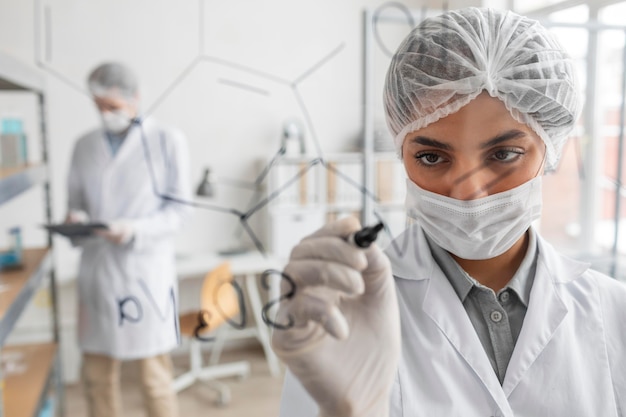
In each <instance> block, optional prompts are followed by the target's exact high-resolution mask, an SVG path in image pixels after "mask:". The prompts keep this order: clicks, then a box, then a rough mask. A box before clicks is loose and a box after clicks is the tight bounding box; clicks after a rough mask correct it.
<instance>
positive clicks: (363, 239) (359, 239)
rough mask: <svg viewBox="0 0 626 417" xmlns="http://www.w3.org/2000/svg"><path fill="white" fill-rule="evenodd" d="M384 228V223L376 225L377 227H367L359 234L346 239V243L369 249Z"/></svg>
mask: <svg viewBox="0 0 626 417" xmlns="http://www.w3.org/2000/svg"><path fill="white" fill-rule="evenodd" d="M383 227H385V226H384V225H383V223H382V222H380V223H378V224H376V225H375V226H366V227H364V228H362V229H361V230H359V231H358V232H354V233H352V234H350V235H349V236H348V237H347V238H346V241H347V242H348V243H351V244H353V245H354V246H357V247H359V248H369V246H370V245H371V244H372V243H374V241H375V240H376V237H377V236H378V232H380V231H381V230H382V229H383Z"/></svg>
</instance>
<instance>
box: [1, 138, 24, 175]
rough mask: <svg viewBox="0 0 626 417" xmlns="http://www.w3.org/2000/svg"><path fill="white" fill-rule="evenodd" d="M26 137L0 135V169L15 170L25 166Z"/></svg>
mask: <svg viewBox="0 0 626 417" xmlns="http://www.w3.org/2000/svg"><path fill="white" fill-rule="evenodd" d="M27 161H28V156H27V151H26V136H25V135H24V134H23V133H2V134H0V167H2V168H15V167H19V166H23V165H26V163H27Z"/></svg>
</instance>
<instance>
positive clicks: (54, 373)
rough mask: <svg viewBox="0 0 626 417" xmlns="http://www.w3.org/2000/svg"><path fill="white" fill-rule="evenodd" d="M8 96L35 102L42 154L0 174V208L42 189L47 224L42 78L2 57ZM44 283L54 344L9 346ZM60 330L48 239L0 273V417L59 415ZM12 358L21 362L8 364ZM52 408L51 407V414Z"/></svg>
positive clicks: (3, 89) (1, 79) (2, 86)
mask: <svg viewBox="0 0 626 417" xmlns="http://www.w3.org/2000/svg"><path fill="white" fill-rule="evenodd" d="M7 92H8V93H11V92H24V93H27V94H33V95H34V96H35V97H36V100H37V104H38V106H37V107H38V113H39V114H38V115H36V116H37V117H38V120H39V128H40V129H39V132H38V133H39V136H40V138H39V139H40V140H41V151H42V155H41V162H40V163H38V164H27V165H25V166H22V167H17V168H11V169H0V204H3V205H4V204H14V203H15V200H14V198H15V197H17V196H20V195H22V194H23V193H25V192H26V191H28V190H30V189H32V188H34V187H43V192H44V196H45V204H44V206H43V208H42V209H43V210H45V213H44V216H45V218H46V220H47V221H48V222H50V221H51V217H52V216H51V193H50V180H49V178H50V175H49V168H48V164H47V162H48V152H47V149H48V148H47V135H46V124H45V106H46V103H45V88H44V77H43V75H42V74H41V73H40V72H39V71H38V70H37V69H35V68H32V67H30V66H28V65H25V64H23V63H21V62H19V61H17V60H15V59H13V58H11V57H10V56H6V55H3V54H0V94H2V93H7ZM17 221H23V222H27V221H28V220H27V219H18V220H17ZM48 278H49V279H48ZM44 283H49V293H50V298H51V303H50V304H51V307H50V314H51V315H52V320H51V325H52V327H53V328H52V329H51V334H52V340H50V341H47V342H44V343H37V344H29V345H7V344H6V342H7V338H8V336H9V335H10V334H11V332H12V330H13V329H14V326H15V324H16V322H17V321H18V319H19V318H20V316H21V315H22V313H23V312H24V311H25V309H26V308H27V307H28V306H29V304H30V303H31V301H32V300H33V298H34V296H35V294H36V293H37V291H38V290H39V289H40V288H41V287H42V286H43V285H44ZM58 325H59V324H58V316H57V292H56V281H55V274H54V267H53V262H52V240H51V238H50V236H48V244H47V246H46V247H35V248H32V247H26V248H24V250H23V266H22V267H21V268H20V269H17V270H11V271H1V272H0V359H3V361H2V363H3V364H4V365H3V366H2V367H0V388H1V394H2V395H1V396H0V400H1V401H0V417H37V416H43V415H46V416H49V415H63V389H62V387H63V385H62V379H61V375H60V370H61V366H60V355H59V352H58V343H59V327H58ZM12 358H13V359H12ZM15 358H19V359H17V360H15V361H14V363H13V364H11V363H12V360H14V359H15ZM12 368H15V369H12ZM50 403H52V404H53V408H52V412H50V409H49V407H50Z"/></svg>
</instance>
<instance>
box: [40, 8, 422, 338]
mask: <svg viewBox="0 0 626 417" xmlns="http://www.w3.org/2000/svg"><path fill="white" fill-rule="evenodd" d="M41 1H42V0H36V4H35V7H36V10H37V11H39V13H38V14H37V16H38V18H37V21H36V25H35V31H36V33H35V41H36V45H35V55H36V56H35V61H36V63H37V65H38V66H39V67H40V68H41V69H43V70H44V71H46V72H47V73H48V74H50V75H52V76H53V77H55V78H57V79H58V80H60V81H61V82H63V83H64V84H66V85H67V86H69V87H70V88H73V89H75V90H76V91H78V92H80V93H81V94H82V95H85V96H86V97H89V98H91V95H90V94H89V93H88V92H87V91H86V90H85V89H84V88H82V87H80V86H79V85H78V84H77V83H75V82H73V81H72V80H71V79H69V78H68V77H66V76H64V75H63V74H62V73H61V72H59V71H57V70H55V68H53V66H52V65H50V64H49V62H50V61H51V55H52V52H51V44H50V39H49V36H44V39H45V45H44V48H42V45H40V43H39V41H40V39H41V33H39V31H42V32H43V33H44V34H45V35H48V34H49V33H50V31H51V24H52V21H51V9H50V6H49V5H45V6H42V5H41ZM198 4H199V9H200V10H199V16H204V13H203V7H204V0H199V2H198ZM389 7H392V8H396V9H399V10H400V11H401V12H402V13H404V14H405V15H406V18H407V23H408V24H409V25H410V26H411V27H413V26H414V25H415V22H414V21H413V18H412V16H411V13H410V11H409V10H408V9H407V8H406V6H404V5H402V4H401V3H395V2H391V3H386V4H383V5H382V6H380V7H379V8H378V9H377V11H376V13H375V14H374V21H373V23H374V27H375V28H376V24H377V22H378V17H379V15H380V13H382V12H383V11H384V10H385V9H386V8H389ZM198 32H199V42H198V46H199V49H198V53H197V55H196V56H195V57H194V58H193V59H192V60H191V62H190V63H189V64H188V65H187V66H186V67H185V69H184V70H183V71H182V72H181V73H180V74H179V75H178V76H177V77H176V78H175V79H174V80H173V81H172V82H171V83H170V84H169V85H168V86H166V88H165V89H164V90H163V92H162V93H161V94H160V95H159V96H158V97H157V99H156V100H155V101H154V102H153V103H152V104H150V105H149V106H148V107H147V110H146V111H145V112H143V116H144V117H145V116H148V115H150V114H152V113H153V112H154V111H155V109H157V108H158V107H159V106H160V105H161V104H162V103H163V102H164V101H165V100H166V99H167V98H168V97H169V96H170V94H172V92H173V91H175V90H176V88H177V87H178V86H179V85H180V84H181V83H182V82H183V81H184V80H185V79H186V78H187V77H188V76H189V74H190V73H191V72H192V71H193V70H194V69H196V68H197V67H198V66H199V65H202V64H208V65H215V66H220V67H225V68H230V69H234V70H237V71H240V72H243V73H247V74H251V75H254V76H257V77H260V78H261V79H264V80H266V81H269V82H272V83H276V84H277V85H281V86H283V87H286V88H288V89H289V90H290V91H291V94H293V97H294V98H295V102H296V103H297V106H298V108H299V110H300V112H301V113H302V115H303V117H304V122H305V124H306V127H307V129H308V131H309V132H310V134H311V140H312V142H313V145H314V154H313V155H311V158H310V160H308V161H307V163H306V164H305V165H304V166H303V167H302V168H301V169H300V170H299V171H298V172H297V174H296V175H294V176H293V177H291V178H289V179H287V180H286V181H285V182H284V183H283V184H280V185H279V186H278V187H277V188H276V189H275V190H274V191H272V192H271V193H270V194H269V195H267V196H265V197H264V198H262V199H260V200H259V201H257V202H256V203H255V204H253V205H252V207H251V208H249V209H247V210H240V209H238V208H236V207H225V206H219V205H215V204H207V203H204V202H198V201H189V200H185V199H182V198H180V197H179V196H176V195H168V194H166V193H164V192H162V191H161V190H160V188H159V185H158V184H157V182H156V177H155V175H154V167H153V160H154V158H153V156H152V155H150V151H149V147H148V146H147V142H146V138H145V135H144V134H143V128H142V126H141V119H137V120H134V121H133V123H135V124H136V125H138V127H139V128H140V129H141V130H142V141H143V149H144V154H145V157H146V161H147V164H148V168H149V169H150V171H151V172H150V177H151V180H152V186H153V190H154V193H155V194H156V195H158V196H159V197H160V198H162V199H163V200H167V201H171V202H174V203H178V204H184V205H189V206H192V207H195V208H201V209H205V210H209V211H213V212H216V213H222V214H227V215H232V216H235V217H237V219H238V220H239V223H240V224H241V226H242V228H243V230H244V231H245V232H246V233H247V234H248V236H249V238H250V239H251V240H252V242H253V243H254V245H255V247H256V249H257V250H258V251H259V252H260V253H261V254H262V255H266V250H265V248H264V246H263V244H262V243H261V241H260V239H259V238H258V237H257V235H256V233H255V232H254V230H253V229H252V227H251V226H250V224H249V220H250V219H251V217H252V216H254V215H255V214H257V213H258V212H259V211H260V210H261V209H262V208H264V207H265V206H267V205H268V204H270V203H271V202H272V201H273V200H274V199H276V198H277V197H278V196H279V195H281V194H282V193H283V192H284V191H285V190H286V189H288V188H289V187H292V186H294V185H295V183H296V182H297V181H298V180H299V179H300V178H301V177H303V176H304V175H306V174H307V172H308V171H309V170H311V169H312V168H313V167H314V166H317V165H319V166H321V167H323V168H324V169H326V170H327V171H331V172H333V173H334V175H336V177H337V178H339V179H340V180H342V181H345V182H346V183H347V184H348V185H349V186H351V187H355V189H357V190H358V191H359V192H360V193H361V194H362V195H363V197H364V198H368V199H371V200H372V201H373V202H374V203H378V202H379V198H378V197H377V196H376V195H375V193H373V192H371V191H370V190H368V189H367V188H366V187H365V186H364V185H363V184H360V183H358V182H357V181H355V180H353V179H352V178H350V177H349V176H347V175H345V174H344V173H343V172H341V170H339V169H337V168H336V167H335V166H334V165H333V164H329V163H328V162H327V160H326V159H325V157H324V153H323V151H322V149H321V146H320V142H319V139H318V137H317V133H316V129H315V125H314V123H313V120H312V118H311V116H310V113H309V111H308V108H307V106H306V103H305V101H304V99H303V97H302V94H301V93H300V90H299V88H300V85H301V84H302V83H303V82H304V81H306V80H307V79H308V78H309V77H312V76H313V75H314V74H315V72H316V71H317V70H318V69H319V68H321V67H323V66H324V65H325V64H326V63H327V62H329V61H330V60H332V59H333V58H334V57H335V56H337V55H338V54H339V53H340V52H341V51H342V49H343V48H344V46H345V45H344V43H341V44H339V45H338V46H337V47H335V48H334V49H333V50H331V51H330V52H328V53H327V54H326V55H325V56H323V57H321V58H320V59H318V60H317V61H316V62H315V63H313V64H312V65H311V66H310V67H309V68H308V69H307V70H306V71H304V72H303V73H302V74H300V75H299V76H296V77H294V78H293V79H285V78H281V77H278V76H275V75H273V74H269V73H265V72H263V71H259V70H257V69H255V68H252V67H249V66H246V65H243V64H240V63H235V62H231V61H227V60H224V59H221V58H219V57H215V56H210V55H207V54H206V53H205V52H204V45H203V39H204V21H203V19H202V18H201V19H200V20H199V31H198ZM375 34H376V40H377V42H378V43H379V44H380V47H381V49H383V51H385V52H387V49H386V48H385V47H384V45H383V44H382V41H381V40H380V38H379V37H378V32H376V33H375ZM42 49H44V50H45V53H43V54H42ZM42 55H44V56H45V59H42V57H41V56H42ZM218 82H219V83H221V84H224V85H226V86H230V87H232V88H238V89H242V90H245V91H247V92H249V93H252V94H260V95H269V92H268V91H267V90H265V89H262V88H259V87H257V86H254V85H250V84H247V83H243V82H240V81H237V80H232V79H227V78H221V79H219V80H218ZM283 154H284V149H278V151H277V152H276V153H275V155H274V156H273V157H272V158H271V160H270V161H269V163H268V164H267V165H266V166H265V167H264V168H263V169H262V170H261V172H260V174H259V175H258V176H257V178H256V179H255V180H254V181H252V182H251V183H250V184H251V186H252V187H253V188H256V189H258V188H259V187H260V186H261V185H262V184H263V182H264V181H265V179H266V177H267V175H268V174H269V172H270V170H271V169H272V168H273V167H274V166H275V164H276V163H277V162H278V160H279V158H280V157H281V156H282V155H283ZM374 215H375V216H376V217H377V218H378V220H379V221H381V222H383V223H385V222H384V220H383V218H382V216H380V214H379V213H377V212H376V210H374ZM384 231H385V233H386V234H388V236H389V237H390V238H391V237H392V235H391V231H390V230H389V228H388V227H387V225H386V224H385V229H384ZM390 240H391V241H393V239H390ZM395 248H396V250H398V251H402V253H403V252H404V249H403V248H400V247H399V246H395ZM276 274H278V275H280V276H281V279H282V280H287V281H288V283H289V284H290V287H291V288H290V290H289V291H288V292H287V293H286V294H282V295H281V296H280V298H279V299H277V300H270V301H269V302H268V303H267V304H266V306H265V307H264V308H263V319H264V321H265V322H266V323H267V324H268V325H271V326H273V327H275V328H279V329H284V328H288V327H289V326H290V325H291V323H287V324H278V323H274V322H272V321H271V320H270V319H269V317H268V316H269V314H268V312H269V310H270V309H271V308H272V307H273V306H275V305H276V304H277V303H278V302H280V301H281V300H284V299H287V298H291V297H293V295H295V292H296V290H297V288H296V286H295V283H294V281H293V280H292V279H291V278H290V277H288V276H286V275H285V274H284V273H282V272H280V271H266V273H264V274H262V276H261V279H262V283H263V286H264V288H265V289H267V290H269V279H270V277H271V276H272V275H276ZM232 285H233V286H234V287H235V289H236V290H237V291H238V293H241V291H242V290H241V288H238V284H237V283H236V282H234V281H233V283H232ZM239 299H240V311H241V317H242V322H240V323H238V324H237V323H233V322H232V320H230V319H227V321H228V322H229V323H230V324H231V325H232V326H233V327H236V328H242V325H243V326H245V319H244V317H245V305H244V304H242V301H243V297H241V296H240V297H239ZM140 307H141V306H138V307H137V308H138V309H139V308H140ZM208 319H209V318H207V317H204V316H203V315H202V314H200V315H199V320H200V323H201V324H202V323H204V325H203V326H204V327H206V326H207V325H208V323H207V321H208Z"/></svg>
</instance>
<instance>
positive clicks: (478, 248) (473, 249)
mask: <svg viewBox="0 0 626 417" xmlns="http://www.w3.org/2000/svg"><path fill="white" fill-rule="evenodd" d="M541 178H542V177H541V176H537V177H535V178H533V179H531V180H530V181H528V182H526V183H524V184H522V185H520V186H517V187H515V188H512V189H510V190H507V191H503V192H501V193H497V194H493V195H490V196H487V197H483V198H479V199H476V200H457V199H455V198H451V197H446V196H443V195H440V194H436V193H433V192H430V191H426V190H424V189H422V188H420V187H419V186H417V185H416V184H415V183H414V182H413V181H411V180H410V179H407V195H406V209H407V214H408V216H409V217H410V218H412V219H414V220H415V221H417V222H418V223H419V225H420V226H421V227H422V229H424V232H425V233H426V234H427V235H428V236H429V237H430V238H431V239H432V240H433V241H434V242H435V243H437V244H438V245H439V246H441V247H442V248H443V249H445V250H447V251H448V252H450V253H452V254H454V255H456V256H458V257H459V258H461V259H491V258H494V257H496V256H498V255H501V254H503V253H504V252H506V251H507V250H509V249H510V248H511V247H512V246H513V244H514V243H515V242H517V241H518V239H519V238H520V237H522V235H523V234H524V233H525V232H526V230H528V228H529V227H530V225H531V223H532V222H533V221H534V220H536V219H538V218H539V217H540V216H541V207H542V195H541Z"/></svg>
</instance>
